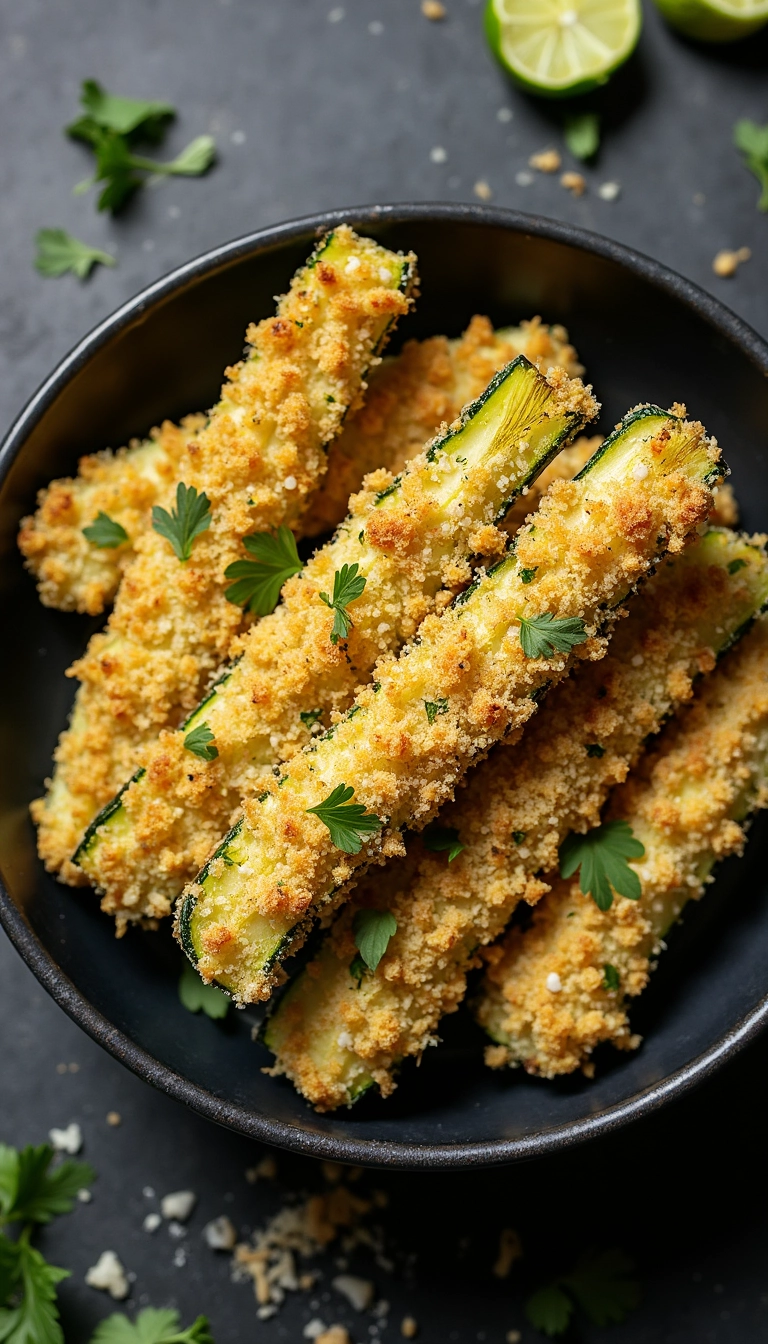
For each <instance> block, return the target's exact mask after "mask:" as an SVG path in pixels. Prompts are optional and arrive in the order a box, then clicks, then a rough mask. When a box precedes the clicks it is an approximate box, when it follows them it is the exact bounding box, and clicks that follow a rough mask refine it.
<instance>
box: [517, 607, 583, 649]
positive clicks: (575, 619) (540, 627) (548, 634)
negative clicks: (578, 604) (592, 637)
mask: <svg viewBox="0 0 768 1344" xmlns="http://www.w3.org/2000/svg"><path fill="white" fill-rule="evenodd" d="M518 620H519V622H520V644H521V647H522V650H523V653H524V654H525V656H526V658H553V657H554V655H555V653H570V651H571V649H572V648H574V647H575V646H576V645H577V644H583V643H584V641H585V639H586V638H587V631H586V627H585V625H584V622H583V621H582V619H581V617H580V616H560V617H558V616H553V615H552V613H551V612H550V611H545V612H543V613H542V615H541V616H518Z"/></svg>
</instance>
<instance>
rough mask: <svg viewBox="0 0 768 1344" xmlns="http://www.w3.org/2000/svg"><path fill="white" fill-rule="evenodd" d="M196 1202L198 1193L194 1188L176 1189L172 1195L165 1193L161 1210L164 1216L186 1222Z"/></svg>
mask: <svg viewBox="0 0 768 1344" xmlns="http://www.w3.org/2000/svg"><path fill="white" fill-rule="evenodd" d="M196 1203H197V1195H196V1194H195V1193H194V1191H193V1190H174V1191H173V1192H172V1193H171V1194H170V1195H163V1198H162V1199H161V1200H160V1210H161V1212H162V1215H163V1217H164V1218H168V1219H169V1220H170V1219H174V1220H177V1221H178V1222H180V1223H185V1222H186V1221H187V1219H188V1218H189V1215H190V1214H191V1212H192V1210H193V1209H194V1207H195V1205H196Z"/></svg>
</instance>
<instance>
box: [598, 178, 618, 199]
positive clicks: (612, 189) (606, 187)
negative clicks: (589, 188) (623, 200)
mask: <svg viewBox="0 0 768 1344" xmlns="http://www.w3.org/2000/svg"><path fill="white" fill-rule="evenodd" d="M597 194H598V196H599V197H600V199H601V200H603V201H616V200H618V198H619V196H620V195H621V183H619V182H602V183H601V184H600V186H599V187H598V188H597Z"/></svg>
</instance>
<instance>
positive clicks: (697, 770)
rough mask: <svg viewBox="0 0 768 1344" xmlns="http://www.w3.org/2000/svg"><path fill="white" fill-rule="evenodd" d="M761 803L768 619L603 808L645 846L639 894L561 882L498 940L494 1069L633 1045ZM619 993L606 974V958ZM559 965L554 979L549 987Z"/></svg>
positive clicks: (483, 1015) (548, 1067)
mask: <svg viewBox="0 0 768 1344" xmlns="http://www.w3.org/2000/svg"><path fill="white" fill-rule="evenodd" d="M766 804H768V618H766V617H765V616H762V617H760V619H759V620H758V621H757V622H756V624H755V626H754V628H753V629H752V630H751V631H750V632H749V633H748V634H747V635H746V637H745V638H744V639H743V640H742V641H741V643H740V644H739V646H738V647H737V648H736V649H734V650H733V651H732V652H730V653H729V654H728V655H727V657H726V658H725V659H724V660H723V662H722V663H721V664H720V666H719V667H718V668H717V670H716V671H715V672H713V674H712V675H711V676H710V677H708V678H706V679H705V681H704V683H703V684H702V686H701V688H700V690H699V692H698V694H697V696H696V698H695V701H694V704H693V707H692V708H691V709H690V710H689V711H688V712H687V713H686V714H685V715H684V716H683V717H682V718H681V719H680V721H679V722H673V723H672V724H670V725H669V727H668V729H667V730H666V731H665V734H664V735H663V737H662V739H661V741H660V742H659V744H658V747H657V748H656V750H655V751H653V752H652V753H651V754H649V756H648V757H647V758H645V759H644V760H643V761H642V762H641V765H640V768H639V769H638V770H637V772H636V774H634V775H632V776H630V778H629V780H627V782H626V783H625V784H623V785H621V786H620V787H619V788H618V789H617V790H616V791H615V793H614V794H613V796H612V798H611V802H610V807H609V811H608V816H609V817H610V818H611V819H622V820H626V821H628V822H629V824H630V825H631V827H632V830H633V832H634V834H635V835H636V836H637V838H638V839H639V840H640V841H641V842H642V843H643V845H644V846H645V856H644V857H643V858H642V859H638V860H633V862H632V866H633V868H635V870H636V871H637V873H638V876H639V877H640V882H641V887H642V894H641V897H640V899H639V900H638V901H629V900H626V899H625V898H624V897H622V896H616V897H614V901H613V905H612V906H611V908H610V909H609V910H607V911H605V912H601V911H600V910H598V908H597V906H596V905H595V903H594V902H593V901H592V899H591V898H590V897H589V896H583V895H582V893H581V891H580V890H579V887H578V883H577V882H575V881H567V882H566V881H563V880H562V879H556V880H555V882H554V883H553V886H552V890H551V891H550V892H549V893H548V895H547V896H546V897H545V899H544V900H543V901H542V902H541V905H540V907H538V909H537V910H536V913H535V915H534V920H533V925H532V927H531V928H530V929H529V930H528V931H527V932H526V933H524V934H521V933H520V932H519V931H515V932H512V933H510V934H509V935H508V937H507V938H506V939H505V940H504V942H503V943H502V944H501V945H500V947H499V948H498V949H497V950H495V953H496V954H495V956H494V959H493V961H492V962H491V964H490V966H489V969H488V972H487V974H486V977H485V980H484V982H483V986H482V994H481V996H480V998H479V1001H478V1003H477V1005H476V1009H475V1011H476V1016H477V1019H478V1021H479V1023H480V1025H481V1026H482V1027H484V1029H485V1030H486V1031H487V1032H488V1034H489V1035H490V1037H491V1039H492V1040H493V1041H494V1042H495V1044H494V1045H493V1046H489V1047H488V1049H487V1051H486V1060H487V1062H488V1063H489V1064H490V1065H491V1066H492V1067H496V1068H499V1067H504V1066H505V1065H512V1066H514V1065H516V1064H521V1065H522V1066H523V1067H524V1068H525V1069H526V1070H527V1071H528V1072H529V1073H532V1074H536V1075H539V1076H541V1077H545V1078H554V1077H556V1076H558V1075H561V1074H567V1073H572V1072H573V1071H574V1070H575V1069H578V1068H581V1069H582V1070H584V1071H585V1072H586V1073H587V1074H591V1073H592V1072H593V1067H594V1066H593V1065H592V1062H591V1059H590V1056H591V1054H592V1051H593V1050H594V1049H595V1047H596V1046H597V1045H599V1044H601V1043H603V1042H605V1041H610V1042H611V1043H612V1044H613V1045H614V1046H616V1047H617V1048H618V1049H621V1050H632V1049H635V1048H636V1047H637V1046H638V1045H639V1044H640V1038H639V1037H638V1036H636V1035H634V1034H633V1033H632V1031H631V1027H630V1023H629V1016H628V1008H629V1001H631V999H632V998H634V997H635V996H636V995H638V994H640V993H641V992H642V990H643V989H644V988H645V986H646V984H647V983H648V980H649V977H650V972H651V970H652V969H653V959H655V958H656V957H657V956H658V954H659V953H660V952H661V951H662V950H663V948H664V944H663V942H662V940H663V938H664V936H665V935H666V933H667V932H668V930H669V928H670V927H671V925H672V924H673V923H674V922H675V920H676V919H678V918H679V916H680V914H681V912H682V911H683V909H684V907H685V905H686V904H687V902H688V901H690V900H698V899H699V898H700V897H701V896H702V894H703V892H704V890H705V886H706V884H707V882H708V881H711V877H710V874H711V871H712V869H713V867H714V866H715V863H716V862H717V861H718V860H720V859H722V858H725V857H726V856H727V855H729V854H740V853H741V852H742V850H743V847H744V842H745V838H746V832H745V822H746V821H747V819H748V817H749V816H750V815H751V813H753V812H754V811H755V810H756V809H758V808H763V807H765V806H766ZM606 966H611V967H613V969H614V971H615V972H616V974H617V976H618V981H619V984H618V989H609V988H607V986H606V984H605V967H606ZM552 972H556V973H557V974H558V975H559V976H560V980H561V985H562V989H561V991H560V992H559V993H557V994H552V993H549V992H548V991H547V990H546V988H545V987H546V979H547V976H548V975H549V974H550V973H552Z"/></svg>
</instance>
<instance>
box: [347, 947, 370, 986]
mask: <svg viewBox="0 0 768 1344" xmlns="http://www.w3.org/2000/svg"><path fill="white" fill-rule="evenodd" d="M367 970H368V967H367V966H366V964H365V962H364V961H363V958H362V957H361V956H360V953H359V952H356V953H355V955H354V957H353V958H352V960H351V961H350V963H349V974H350V975H351V976H352V979H353V980H356V981H357V988H358V989H359V988H360V986H361V984H362V983H363V976H364V975H365V972H366V971H367Z"/></svg>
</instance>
